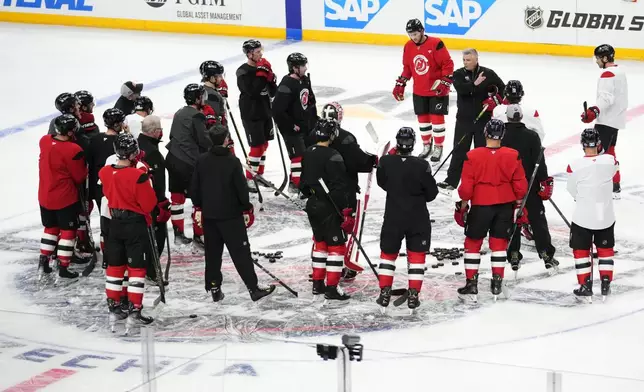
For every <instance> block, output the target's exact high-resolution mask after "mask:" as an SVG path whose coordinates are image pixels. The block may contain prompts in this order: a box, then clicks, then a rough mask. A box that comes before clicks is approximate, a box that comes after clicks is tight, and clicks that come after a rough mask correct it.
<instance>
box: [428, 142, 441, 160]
mask: <svg viewBox="0 0 644 392" xmlns="http://www.w3.org/2000/svg"><path fill="white" fill-rule="evenodd" d="M442 157H443V146H434V149H433V150H432V154H431V155H430V157H429V160H430V162H431V163H433V164H437V163H438V162H440V160H441V158H442Z"/></svg>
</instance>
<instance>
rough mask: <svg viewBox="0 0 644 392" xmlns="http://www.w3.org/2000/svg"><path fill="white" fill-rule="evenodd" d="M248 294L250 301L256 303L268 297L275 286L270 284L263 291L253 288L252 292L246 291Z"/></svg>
mask: <svg viewBox="0 0 644 392" xmlns="http://www.w3.org/2000/svg"><path fill="white" fill-rule="evenodd" d="M248 291H249V292H250V299H252V300H253V302H257V301H259V300H260V299H262V298H264V297H266V296H267V295H270V294H272V293H273V291H275V285H274V284H272V285H270V286H268V287H266V288H264V289H260V288H259V287H255V288H254V289H252V290H248Z"/></svg>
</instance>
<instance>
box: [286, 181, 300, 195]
mask: <svg viewBox="0 0 644 392" xmlns="http://www.w3.org/2000/svg"><path fill="white" fill-rule="evenodd" d="M288 193H290V194H293V195H297V194H299V193H300V188H298V187H297V185H295V183H294V182H293V181H289V182H288Z"/></svg>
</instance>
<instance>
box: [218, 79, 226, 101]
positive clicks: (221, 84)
mask: <svg viewBox="0 0 644 392" xmlns="http://www.w3.org/2000/svg"><path fill="white" fill-rule="evenodd" d="M217 92H218V93H219V94H221V96H222V97H224V98H228V84H227V83H226V81H225V80H223V79H221V82H219V85H218V86H217Z"/></svg>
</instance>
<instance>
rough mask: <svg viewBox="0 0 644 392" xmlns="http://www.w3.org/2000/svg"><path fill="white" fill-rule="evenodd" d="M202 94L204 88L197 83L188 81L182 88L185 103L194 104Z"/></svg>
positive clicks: (204, 90)
mask: <svg viewBox="0 0 644 392" xmlns="http://www.w3.org/2000/svg"><path fill="white" fill-rule="evenodd" d="M204 94H206V89H205V88H204V87H203V86H200V85H198V84H197V83H190V84H189V85H187V86H186V88H184V89H183V98H184V99H185V100H186V105H194V104H196V103H197V102H199V101H200V100H201V97H203V95H204Z"/></svg>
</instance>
